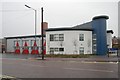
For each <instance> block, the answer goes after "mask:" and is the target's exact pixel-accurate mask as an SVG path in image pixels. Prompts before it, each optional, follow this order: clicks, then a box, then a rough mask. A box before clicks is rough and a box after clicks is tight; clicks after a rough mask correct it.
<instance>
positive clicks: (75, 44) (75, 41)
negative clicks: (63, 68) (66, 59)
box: [73, 39, 78, 54]
mask: <svg viewBox="0 0 120 80" xmlns="http://www.w3.org/2000/svg"><path fill="white" fill-rule="evenodd" d="M77 44H78V42H77V40H76V39H74V40H73V46H74V51H73V53H75V54H76V53H77V52H78V51H77Z"/></svg>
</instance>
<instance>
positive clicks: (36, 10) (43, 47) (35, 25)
mask: <svg viewBox="0 0 120 80" xmlns="http://www.w3.org/2000/svg"><path fill="white" fill-rule="evenodd" d="M25 6H26V7H27V8H30V9H32V10H34V11H35V42H36V26H37V10H35V9H33V8H31V7H30V6H28V5H25ZM41 18H42V20H41V22H42V60H44V53H43V50H44V46H43V41H44V40H43V7H42V8H41Z"/></svg>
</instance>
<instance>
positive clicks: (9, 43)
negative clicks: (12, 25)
mask: <svg viewBox="0 0 120 80" xmlns="http://www.w3.org/2000/svg"><path fill="white" fill-rule="evenodd" d="M17 40H18V41H19V46H20V51H21V53H22V47H23V46H24V41H25V40H26V41H27V44H28V47H31V46H33V43H34V40H35V39H34V38H22V39H20V38H18V39H7V52H14V46H15V43H14V41H17ZM31 40H32V42H31ZM36 40H37V41H36V42H37V46H38V47H39V51H40V52H41V50H40V47H41V38H36ZM31 51H32V50H31V48H29V52H31Z"/></svg>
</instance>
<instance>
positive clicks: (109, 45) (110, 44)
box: [107, 33, 112, 48]
mask: <svg viewBox="0 0 120 80" xmlns="http://www.w3.org/2000/svg"><path fill="white" fill-rule="evenodd" d="M107 45H108V48H112V33H107Z"/></svg>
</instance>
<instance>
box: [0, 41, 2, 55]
mask: <svg viewBox="0 0 120 80" xmlns="http://www.w3.org/2000/svg"><path fill="white" fill-rule="evenodd" d="M1 52H2V39H0V53H1Z"/></svg>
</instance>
